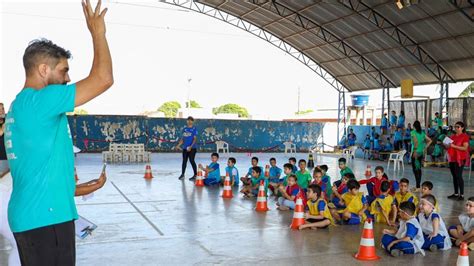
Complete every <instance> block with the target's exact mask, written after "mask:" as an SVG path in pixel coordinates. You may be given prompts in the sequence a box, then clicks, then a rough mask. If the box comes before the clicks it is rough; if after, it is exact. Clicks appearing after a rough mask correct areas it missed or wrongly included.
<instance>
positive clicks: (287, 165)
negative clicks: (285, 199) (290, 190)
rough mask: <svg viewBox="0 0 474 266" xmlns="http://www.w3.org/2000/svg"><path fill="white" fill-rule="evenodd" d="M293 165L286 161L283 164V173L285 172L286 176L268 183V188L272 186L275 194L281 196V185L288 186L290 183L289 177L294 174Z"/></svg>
mask: <svg viewBox="0 0 474 266" xmlns="http://www.w3.org/2000/svg"><path fill="white" fill-rule="evenodd" d="M292 170H293V166H292V165H291V164H290V163H285V164H284V165H283V173H284V174H285V176H284V177H281V178H280V179H279V180H278V182H276V183H275V182H270V184H269V185H268V188H270V187H272V188H273V189H272V191H273V195H275V196H277V197H280V196H281V192H280V190H279V189H278V188H279V187H280V185H283V187H286V186H287V185H288V177H289V176H290V175H291V174H292Z"/></svg>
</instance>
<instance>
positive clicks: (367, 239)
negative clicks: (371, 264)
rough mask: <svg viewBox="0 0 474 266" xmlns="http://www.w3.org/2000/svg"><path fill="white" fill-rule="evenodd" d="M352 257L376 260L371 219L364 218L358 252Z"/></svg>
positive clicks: (377, 257)
mask: <svg viewBox="0 0 474 266" xmlns="http://www.w3.org/2000/svg"><path fill="white" fill-rule="evenodd" d="M354 257H355V258H356V259H358V260H378V259H380V257H379V256H377V254H375V241H374V228H373V223H372V219H367V220H365V223H364V229H363V230H362V238H361V239H360V247H359V252H357V253H356V254H355V255H354Z"/></svg>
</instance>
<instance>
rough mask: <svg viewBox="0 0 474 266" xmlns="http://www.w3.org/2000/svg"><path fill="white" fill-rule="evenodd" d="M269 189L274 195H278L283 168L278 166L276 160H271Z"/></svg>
mask: <svg viewBox="0 0 474 266" xmlns="http://www.w3.org/2000/svg"><path fill="white" fill-rule="evenodd" d="M269 175H270V177H269V179H268V181H269V186H268V187H269V188H270V190H271V191H272V193H273V195H275V194H276V192H277V189H278V183H279V182H280V176H281V168H279V167H278V166H277V165H276V159H275V158H270V169H269Z"/></svg>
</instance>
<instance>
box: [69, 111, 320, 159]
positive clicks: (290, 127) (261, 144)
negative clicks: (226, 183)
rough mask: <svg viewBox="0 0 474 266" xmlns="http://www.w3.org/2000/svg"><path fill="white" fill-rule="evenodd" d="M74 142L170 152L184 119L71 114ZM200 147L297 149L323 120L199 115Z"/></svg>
mask: <svg viewBox="0 0 474 266" xmlns="http://www.w3.org/2000/svg"><path fill="white" fill-rule="evenodd" d="M68 119H69V124H70V128H71V131H72V133H73V138H74V145H76V146H77V147H79V148H80V149H81V150H83V151H84V152H100V151H104V150H107V149H108V147H109V143H111V142H114V143H144V144H145V147H146V149H147V150H149V151H160V152H170V151H172V148H173V147H174V146H175V145H176V143H177V141H178V140H179V138H180V136H181V131H182V129H183V127H184V126H185V124H186V120H185V119H173V118H148V117H144V116H110V115H78V116H69V117H68ZM195 126H196V127H197V129H198V149H199V150H200V151H214V150H215V147H216V146H215V144H214V143H215V141H218V140H223V141H225V142H227V143H229V146H230V150H231V152H247V151H248V152H256V151H261V152H265V151H269V152H270V151H273V152H278V151H283V150H284V146H283V142H286V141H292V142H293V143H295V144H296V146H297V149H298V151H307V150H308V149H309V148H310V147H312V146H313V145H315V144H316V143H317V140H318V138H320V137H321V134H322V132H323V127H324V124H323V123H308V122H280V121H253V120H214V119H202V120H200V119H197V120H196V121H195Z"/></svg>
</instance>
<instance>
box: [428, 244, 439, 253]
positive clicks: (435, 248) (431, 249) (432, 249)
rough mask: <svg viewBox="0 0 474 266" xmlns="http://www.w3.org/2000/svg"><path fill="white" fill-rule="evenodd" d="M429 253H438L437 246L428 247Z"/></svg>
mask: <svg viewBox="0 0 474 266" xmlns="http://www.w3.org/2000/svg"><path fill="white" fill-rule="evenodd" d="M430 251H431V252H436V251H438V246H437V245H435V244H432V245H430Z"/></svg>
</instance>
